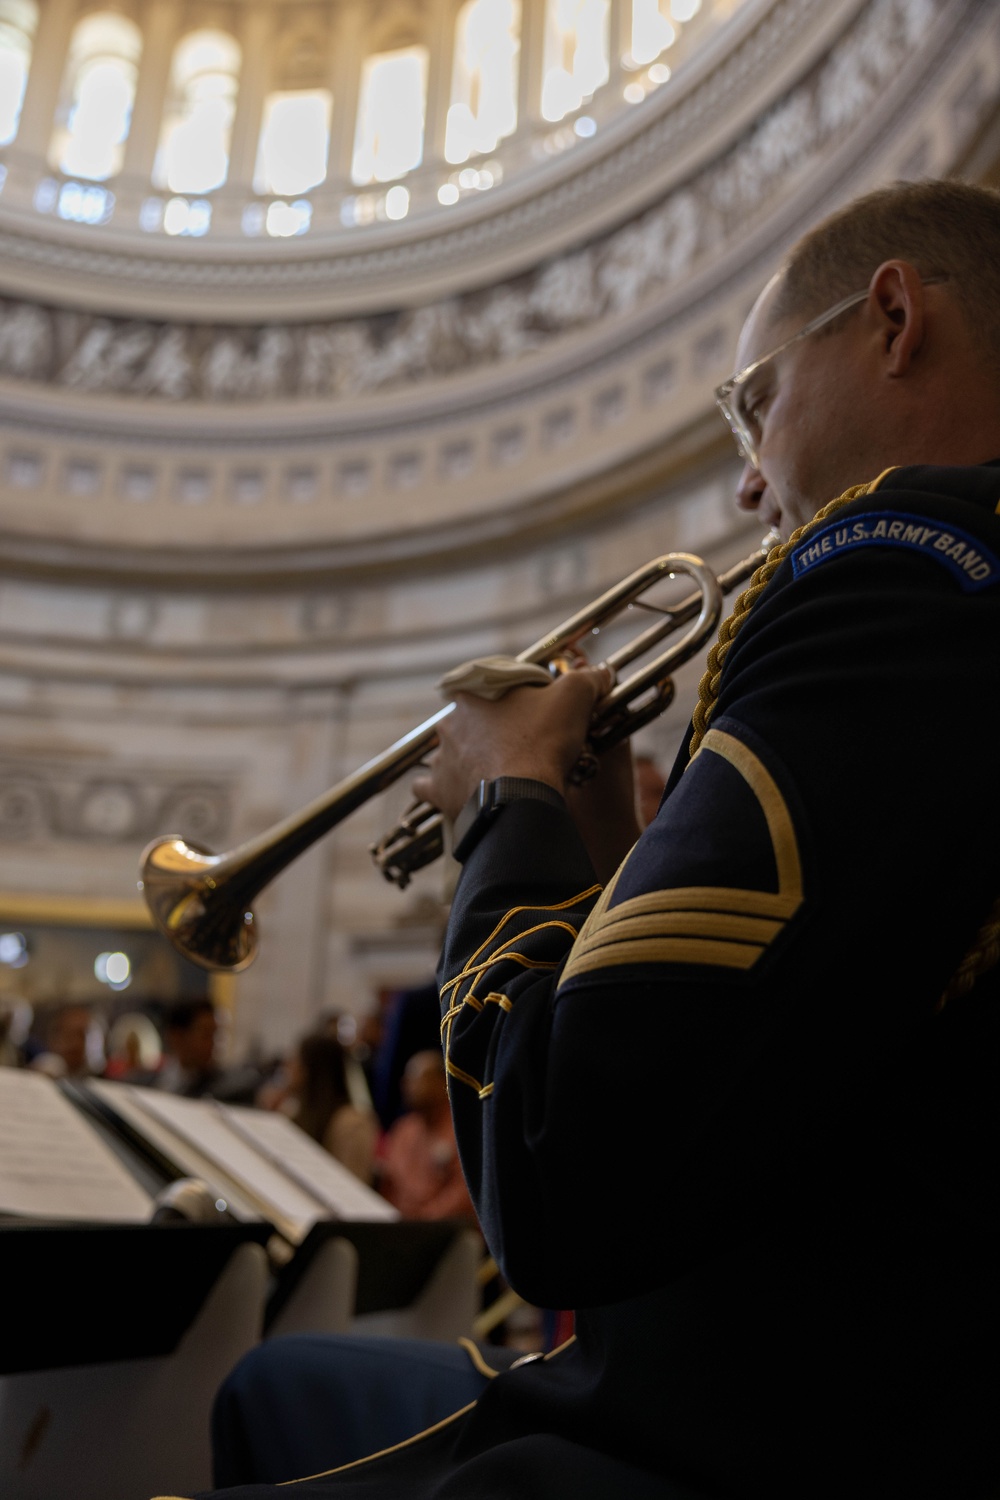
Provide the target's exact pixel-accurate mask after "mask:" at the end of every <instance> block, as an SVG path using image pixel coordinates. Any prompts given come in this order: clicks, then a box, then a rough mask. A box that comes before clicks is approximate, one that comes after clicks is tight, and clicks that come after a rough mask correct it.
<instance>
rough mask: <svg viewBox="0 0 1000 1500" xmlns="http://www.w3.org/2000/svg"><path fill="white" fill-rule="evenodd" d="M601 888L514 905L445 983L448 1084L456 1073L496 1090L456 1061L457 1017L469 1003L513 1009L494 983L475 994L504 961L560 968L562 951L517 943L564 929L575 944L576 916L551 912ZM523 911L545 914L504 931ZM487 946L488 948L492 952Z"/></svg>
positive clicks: (486, 1092)
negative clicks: (530, 950) (549, 952)
mask: <svg viewBox="0 0 1000 1500" xmlns="http://www.w3.org/2000/svg"><path fill="white" fill-rule="evenodd" d="M600 891H601V887H600V886H599V885H592V886H589V887H588V888H587V889H586V890H584V891H580V892H579V893H578V894H577V895H575V896H570V897H569V899H568V900H566V901H559V902H557V903H556V904H555V905H552V906H534V905H526V906H514V907H511V909H510V910H509V911H508V912H506V913H505V915H504V916H503V917H502V918H501V919H500V921H499V922H498V923H497V925H496V926H495V927H494V929H493V931H492V932H491V933H490V935H489V937H488V938H486V940H485V942H483V943H480V945H479V947H478V948H477V949H476V950H475V952H474V953H473V954H472V955H471V956H470V958H469V959H468V961H467V962H466V964H465V966H464V967H463V968H462V969H461V970H460V972H459V973H458V974H455V975H454V976H453V977H452V978H451V979H449V980H447V981H446V982H445V983H444V984H443V985H442V986H441V998H442V999H443V1000H447V1001H448V1006H447V1009H446V1010H445V1012H444V1015H443V1016H442V1017H441V1042H442V1047H443V1050H444V1060H445V1072H446V1075H447V1077H448V1080H449V1084H450V1081H451V1080H452V1079H457V1080H458V1081H459V1082H460V1083H464V1084H467V1085H468V1087H469V1088H471V1089H474V1090H475V1092H476V1093H477V1094H478V1095H479V1098H480V1099H488V1098H489V1096H490V1094H491V1093H492V1092H493V1084H492V1083H489V1082H487V1081H486V1080H481V1079H478V1078H473V1076H472V1074H471V1073H467V1072H466V1071H465V1069H464V1068H460V1067H459V1066H458V1065H457V1064H456V1063H455V1062H453V1061H452V1057H451V1045H452V1028H453V1026H454V1024H455V1019H456V1017H457V1016H459V1015H460V1014H461V1012H462V1011H463V1010H464V1009H465V1008H466V1007H469V1009H471V1010H475V1011H480V1012H482V1011H484V1010H485V1009H486V1007H487V1006H488V1005H496V1006H497V1007H498V1009H499V1011H500V1013H501V1015H503V1014H509V1012H510V1011H511V1010H512V1009H513V1007H514V1002H513V1001H512V1000H510V999H509V998H508V997H507V996H506V995H504V994H502V993H501V992H500V991H498V990H495V989H491V990H490V991H489V993H488V994H486V995H484V996H482V997H480V996H479V995H477V994H476V990H477V988H478V987H479V985H480V984H481V983H482V982H483V981H484V980H486V982H487V983H489V979H487V976H489V975H490V971H491V970H493V969H495V968H496V967H497V966H498V965H500V964H512V965H514V966H515V968H522V969H556V968H558V967H559V964H560V963H561V961H562V959H561V957H560V958H558V959H549V958H532V957H530V956H529V955H528V954H526V953H523V952H522V951H521V950H520V949H519V948H518V946H517V945H518V944H519V943H523V942H524V941H525V940H526V939H527V938H531V937H533V936H534V935H535V934H536V933H540V932H546V931H559V930H561V931H562V932H564V933H565V934H566V935H567V936H568V938H569V940H570V943H571V944H572V943H573V942H574V941H575V939H576V937H577V933H578V928H577V927H576V926H575V925H574V924H573V923H572V922H569V921H566V920H565V919H564V918H563V917H557V916H553V915H552V913H555V912H564V911H567V910H569V909H571V908H574V907H578V906H579V905H580V904H581V903H582V902H584V901H588V900H589V899H590V898H591V897H592V896H597V895H599V894H600ZM524 912H531V913H533V914H536V915H537V916H539V917H542V918H543V920H541V921H534V922H532V924H531V926H529V927H526V928H525V929H523V930H522V931H520V932H514V933H510V932H505V930H504V929H505V928H507V927H508V924H509V923H510V922H511V921H512V919H513V918H514V917H517V916H520V915H521V914H522V913H524ZM491 944H492V947H491ZM486 950H489V951H488V952H487V951H486ZM491 977H492V976H491ZM463 985H465V992H464V994H462V993H460V991H461V989H462V986H463Z"/></svg>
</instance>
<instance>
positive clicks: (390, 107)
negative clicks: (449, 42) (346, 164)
mask: <svg viewBox="0 0 1000 1500" xmlns="http://www.w3.org/2000/svg"><path fill="white" fill-rule="evenodd" d="M426 97H427V48H426V47H403V48H399V49H398V50H397V51H394V52H382V53H377V54H376V55H374V56H373V57H369V58H366V59H365V64H364V67H363V69H362V73H361V96H360V103H359V106H358V124H357V131H356V134H355V137H354V161H353V165H352V169H351V176H352V178H353V180H354V181H355V182H356V183H364V182H391V181H392V180H393V179H394V178H396V177H402V176H403V175H404V173H406V172H411V171H412V170H413V168H414V167H419V165H420V163H421V161H422V160H423V155H424V109H425V99H426Z"/></svg>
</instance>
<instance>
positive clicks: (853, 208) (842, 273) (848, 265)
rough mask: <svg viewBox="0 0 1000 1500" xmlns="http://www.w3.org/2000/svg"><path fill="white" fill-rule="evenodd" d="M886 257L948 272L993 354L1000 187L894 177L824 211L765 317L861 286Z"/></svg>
mask: <svg viewBox="0 0 1000 1500" xmlns="http://www.w3.org/2000/svg"><path fill="white" fill-rule="evenodd" d="M887 260H906V261H909V262H910V264H911V265H913V266H915V267H916V269H917V270H918V271H919V272H920V274H921V276H924V277H927V276H947V277H948V280H949V283H950V286H951V290H952V291H953V293H954V296H955V300H956V301H957V303H958V305H959V307H960V308H961V309H962V311H963V313H964V314H965V317H966V321H967V323H968V326H969V331H970V334H971V336H972V338H973V340H974V341H975V342H976V343H978V344H979V345H980V347H981V349H982V351H983V352H984V353H987V354H988V355H989V358H990V362H991V363H992V362H995V361H996V360H997V354H998V350H1000V193H998V192H995V191H994V190H993V189H992V188H984V187H977V186H975V185H974V184H973V183H969V182H942V181H933V182H897V183H893V184H892V185H891V186H890V187H886V188H879V189H878V190H877V191H876V192H874V193H867V194H866V195H865V196H864V197H863V198H856V199H855V200H854V202H853V203H849V204H848V205H847V207H846V208H842V209H840V210H839V211H838V212H837V213H835V214H831V215H830V217H829V218H827V219H824V220H823V221H822V223H820V224H818V225H817V226H816V228H815V229H812V230H810V231H809V233H808V234H806V235H804V236H803V238H802V239H801V240H799V242H798V244H797V245H795V247H794V248H793V249H792V251H791V253H790V254H789V256H788V259H787V260H786V262H785V265H784V267H783V270H784V275H783V278H782V285H781V287H780V290H779V291H778V294H777V296H776V298H775V300H774V303H773V305H772V308H771V318H772V320H777V319H779V318H784V317H787V316H790V315H792V314H795V315H797V316H800V317H803V318H809V317H811V316H815V315H816V314H818V313H820V312H822V311H823V309H824V308H825V307H829V306H830V305H831V304H832V303H834V302H837V301H838V300H839V299H840V298H841V297H849V296H850V295H851V293H852V292H859V291H862V290H863V289H864V287H866V286H867V285H868V283H869V281H870V280H871V278H872V276H873V275H874V274H875V272H876V270H877V269H878V267H879V266H880V265H882V263H883V262H884V261H887ZM838 321H839V320H838Z"/></svg>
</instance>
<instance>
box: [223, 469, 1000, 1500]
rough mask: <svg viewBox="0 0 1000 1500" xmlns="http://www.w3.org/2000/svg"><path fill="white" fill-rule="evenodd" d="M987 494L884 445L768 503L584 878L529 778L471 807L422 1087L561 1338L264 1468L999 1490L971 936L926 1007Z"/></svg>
mask: <svg viewBox="0 0 1000 1500" xmlns="http://www.w3.org/2000/svg"><path fill="white" fill-rule="evenodd" d="M998 507H1000V464H998V465H986V466H983V467H981V468H962V469H956V468H953V469H939V468H908V469H899V470H896V471H894V472H892V473H891V474H889V476H888V477H887V478H885V479H884V480H883V481H882V482H881V483H880V485H879V487H878V489H877V492H876V493H873V494H867V495H863V496H861V497H860V498H858V499H855V500H853V501H851V502H850V503H847V504H845V505H843V506H841V507H840V508H839V509H837V510H836V511H835V512H834V513H833V514H832V515H831V516H829V517H827V518H826V519H821V520H819V521H817V522H815V523H813V524H812V526H811V527H809V528H806V530H805V534H802V535H799V536H798V537H797V538H793V543H792V545H791V546H790V547H789V548H788V549H786V554H787V555H786V556H785V557H784V559H783V560H782V561H781V563H780V565H779V566H778V567H777V570H776V571H775V572H774V574H773V577H771V579H770V581H769V582H768V583H767V586H766V587H765V588H764V589H763V591H762V592H761V593H760V597H759V598H757V599H756V600H755V602H754V603H753V607H752V609H750V611H749V613H748V614H747V616H746V619H745V621H744V623H743V625H742V628H741V629H740V631H739V633H738V635H736V637H735V639H734V640H733V643H732V646H731V648H730V649H729V651H728V655H726V657H725V662H724V665H723V667H722V672H721V680H720V681H719V683H718V691H717V695H716V694H715V693H714V691H713V693H712V695H711V697H712V702H711V704H710V709H711V716H710V718H709V720H708V723H707V729H706V727H705V725H704V724H702V729H701V730H700V731H699V734H698V736H697V753H696V754H695V755H694V756H693V758H690V759H689V757H688V755H687V754H686V753H685V754H683V755H682V756H681V757H680V758H679V762H678V764H677V766H675V768H674V772H673V775H672V777H671V781H670V784H669V785H668V789H667V793H666V796H665V799H664V802H663V804H662V806H661V809H660V812H659V815H658V817H657V818H656V820H655V821H654V823H653V824H652V825H651V826H650V827H649V828H648V829H647V830H646V832H645V833H644V834H643V836H642V837H641V839H640V840H639V842H638V844H637V845H636V847H635V849H634V850H633V852H632V854H631V855H630V856H629V858H628V859H627V860H626V861H625V863H624V865H623V866H622V868H621V869H620V871H619V872H618V875H617V876H616V878H615V880H614V882H613V883H612V884H611V885H610V886H608V887H607V888H606V889H605V890H604V891H600V890H599V888H598V887H597V885H596V884H595V881H594V876H593V871H592V868H591V866H590V864H589V862H588V859H587V856H586V854H585V852H584V849H583V846H582V844H581V843H580V841H579V838H578V836H577V834H576V831H575V829H574V826H573V823H572V821H571V819H570V817H569V814H568V813H567V812H566V811H565V810H564V809H563V808H561V807H558V806H548V805H544V804H542V803H539V802H535V801H521V802H514V803H512V804H511V805H509V806H507V807H506V808H504V809H503V810H502V811H501V813H500V814H499V815H498V817H497V818H496V821H495V823H494V824H493V825H492V826H491V827H490V829H489V830H488V832H487V833H486V834H485V836H484V837H483V839H482V840H481V842H480V843H479V844H478V845H477V847H476V848H475V849H474V850H473V852H472V854H471V856H470V857H469V859H468V862H467V864H466V867H465V869H464V871H463V875H462V879H461V881H460V883H459V889H458V894H457V899H456V902H455V906H454V909H453V914H452V919H451V923H450V926H449V932H448V939H447V944H446V949H445V953H444V958H443V962H442V972H441V993H442V1003H443V1038H444V1045H445V1050H446V1056H447V1063H448V1072H449V1075H450V1082H451V1095H452V1105H453V1110H454V1115H455V1122H456V1130H457V1134H458V1139H459V1144H460V1149H461V1154H462V1160H463V1164H464V1167H465V1171H466V1174H467V1177H468V1180H469V1185H470V1188H471V1191H472V1195H473V1198H474V1200H475V1202H476V1206H477V1209H478V1211H479V1215H480V1219H481V1222H482V1225H483V1229H484V1231H485V1234H486V1237H487V1240H488V1243H489V1245H490V1248H491V1250H492V1251H493V1253H494V1255H495V1256H496V1258H497V1260H498V1261H499V1263H500V1265H501V1267H502V1268H503V1271H504V1273H505V1275H506V1276H507V1278H508V1279H509V1281H510V1283H511V1285H512V1286H513V1287H515V1288H516V1289H517V1290H518V1291H519V1292H521V1293H522V1294H523V1295H524V1296H525V1297H526V1298H527V1299H528V1300H529V1301H531V1302H533V1303H536V1304H538V1305H541V1306H556V1307H564V1306H572V1307H575V1308H577V1309H578V1310H579V1311H578V1316H577V1337H576V1339H575V1341H574V1342H573V1343H572V1344H571V1345H570V1346H568V1347H566V1348H565V1349H564V1350H563V1351H561V1352H559V1353H557V1354H556V1355H555V1356H554V1357H552V1358H550V1359H547V1360H545V1361H540V1362H538V1363H535V1364H531V1365H529V1366H527V1367H525V1368H521V1369H516V1370H512V1371H510V1372H509V1373H505V1374H502V1375H500V1376H498V1377H497V1378H495V1379H491V1380H489V1382H488V1383H487V1385H486V1388H485V1390H484V1391H483V1394H482V1396H481V1397H480V1399H479V1400H478V1401H477V1402H476V1403H475V1405H474V1406H472V1407H471V1408H469V1409H467V1410H465V1411H464V1412H462V1413H461V1414H459V1415H457V1416H456V1417H455V1418H454V1419H453V1420H452V1421H450V1422H446V1423H444V1424H443V1425H441V1426H438V1427H437V1428H436V1429H434V1430H432V1431H431V1432H430V1433H429V1434H428V1435H427V1436H425V1437H421V1438H419V1439H417V1440H416V1441H414V1442H412V1443H409V1444H407V1445H404V1446H403V1447H401V1448H399V1449H396V1450H395V1451H393V1452H390V1453H388V1454H385V1455H383V1456H381V1457H376V1458H375V1459H373V1460H371V1461H369V1462H365V1463H361V1464H359V1465H355V1466H353V1467H351V1468H348V1469H344V1470H341V1471H340V1472H339V1473H335V1474H331V1475H329V1476H325V1477H318V1478H315V1479H311V1480H307V1481H302V1482H301V1483H299V1484H296V1485H294V1486H292V1487H291V1489H290V1490H289V1491H288V1493H290V1494H292V1495H301V1496H302V1497H303V1500H305V1497H310V1500H311V1497H314V1496H316V1497H319V1496H326V1495H330V1496H331V1497H332V1496H336V1497H338V1500H339V1497H348V1496H350V1497H356V1496H357V1497H360V1496H371V1497H373V1500H375V1497H378V1500H383V1497H397V1496H405V1497H407V1500H410V1497H412V1500H431V1497H433V1500H444V1497H453V1496H454V1497H458V1496H461V1497H475V1500H508V1497H513V1496H518V1497H521V1496H530V1497H535V1496H537V1497H539V1500H542V1497H544V1500H563V1497H565V1500H570V1497H572V1500H619V1497H621V1496H629V1497H636V1500H644V1497H647V1496H648V1497H654V1496H655V1497H657V1500H681V1497H684V1500H715V1497H756V1496H763V1495H766V1496H768V1497H769V1500H778V1497H782V1500H785V1497H787V1500H802V1497H804V1496H809V1497H810V1500H843V1497H846V1496H851V1497H852V1500H859V1497H871V1500H876V1497H877V1500H896V1497H898V1500H904V1497H905V1500H932V1497H933V1500H942V1497H955V1500H980V1497H981V1500H986V1497H988V1496H991V1497H992V1496H996V1495H1000V1445H998V1444H997V1443H996V1439H995V1432H996V1413H997V1410H998V1409H1000V1366H998V1361H997V1357H996V1351H997V1348H998V1347H1000V1275H998V1266H1000V1209H998V1203H997V1191H996V1184H997V1175H998V1165H1000V1160H998V1158H1000V1131H998V1124H1000V1100H998V1090H997V1084H996V1069H997V1059H998V1057H1000V985H998V983H997V973H998V971H997V969H995V968H993V969H989V967H988V966H989V943H988V942H987V943H986V945H985V952H986V957H984V958H983V960H982V962H981V963H980V964H979V967H982V968H985V969H987V972H985V973H983V974H982V975H981V976H980V977H979V978H978V979H977V981H976V983H975V984H974V985H973V986H972V987H971V989H969V990H968V992H967V993H965V994H962V995H958V996H957V997H953V998H951V999H949V1001H948V1003H947V1004H944V1005H942V1004H941V997H942V996H943V995H944V994H945V993H946V992H947V990H948V986H949V981H950V979H951V977H952V976H953V974H954V973H955V971H956V969H957V968H958V967H959V965H960V963H961V962H962V960H963V956H964V955H966V953H967V952H968V951H969V950H970V947H972V948H974V947H975V945H976V941H977V932H978V931H979V929H980V926H981V924H982V923H983V922H984V921H986V919H987V917H988V915H989V913H990V911H991V908H992V907H993V904H994V903H995V901H996V899H997V897H998V895H1000V860H998V858H997V850H998V847H1000V796H998V763H1000V762H998V750H1000V517H998V514H997V512H998ZM980 947H981V948H982V947H983V945H982V943H980ZM269 1493H271V1492H270V1490H269V1489H267V1488H266V1487H257V1486H247V1487H243V1488H240V1489H237V1490H235V1491H233V1492H232V1494H233V1495H236V1496H240V1497H243V1496H246V1497H247V1500H249V1497H250V1496H251V1495H253V1496H258V1495H263V1494H269Z"/></svg>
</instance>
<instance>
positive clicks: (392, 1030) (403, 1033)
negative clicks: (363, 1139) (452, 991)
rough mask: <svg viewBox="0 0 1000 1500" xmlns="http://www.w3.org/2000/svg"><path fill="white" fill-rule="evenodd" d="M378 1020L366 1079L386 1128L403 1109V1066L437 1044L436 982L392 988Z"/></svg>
mask: <svg viewBox="0 0 1000 1500" xmlns="http://www.w3.org/2000/svg"><path fill="white" fill-rule="evenodd" d="M381 1022H382V1025H381V1034H380V1038H379V1042H378V1045H377V1046H376V1047H375V1049H374V1051H373V1054H372V1059H371V1066H370V1070H369V1081H370V1083H371V1089H372V1102H373V1103H374V1105H375V1108H376V1110H377V1111H378V1117H379V1119H380V1120H381V1122H382V1129H383V1130H388V1129H389V1127H390V1125H392V1123H393V1121H394V1120H396V1119H398V1117H399V1115H400V1113H401V1111H402V1109H403V1090H402V1082H403V1070H404V1068H405V1067H406V1065H407V1063H408V1062H409V1060H410V1058H411V1057H414V1056H416V1054H417V1053H418V1052H426V1051H434V1050H435V1049H436V1048H437V1047H438V1046H440V1037H441V1007H440V1005H439V1004H438V990H437V985H436V984H435V983H433V982H432V983H429V984H423V985H420V986H419V987H418V988H416V989H412V990H393V991H391V992H390V994H389V995H388V996H387V997H386V1000H385V1004H384V1005H383V1007H382V1010H381Z"/></svg>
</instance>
